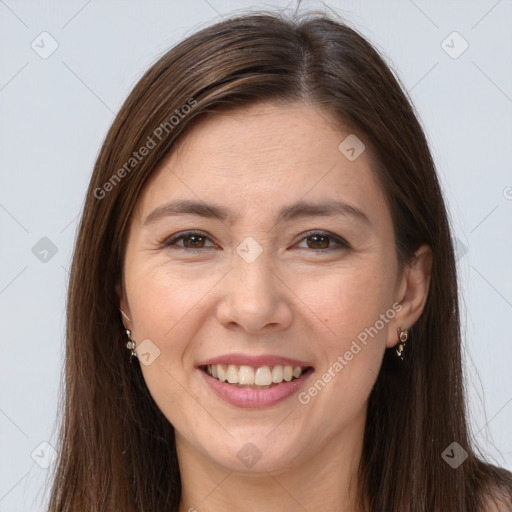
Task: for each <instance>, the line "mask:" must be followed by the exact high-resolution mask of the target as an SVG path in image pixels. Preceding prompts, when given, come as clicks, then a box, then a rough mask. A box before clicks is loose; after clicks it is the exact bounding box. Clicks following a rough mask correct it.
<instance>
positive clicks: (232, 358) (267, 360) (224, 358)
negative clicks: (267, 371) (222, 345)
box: [197, 353, 312, 368]
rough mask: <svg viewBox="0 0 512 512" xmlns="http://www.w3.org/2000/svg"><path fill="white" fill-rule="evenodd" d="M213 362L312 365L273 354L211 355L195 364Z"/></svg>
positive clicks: (258, 364) (209, 363)
mask: <svg viewBox="0 0 512 512" xmlns="http://www.w3.org/2000/svg"><path fill="white" fill-rule="evenodd" d="M214 364H236V365H243V366H252V367H254V368H259V367H260V366H275V365H278V364H280V365H283V366H293V367H296V366H301V367H302V368H307V367H311V366H312V365H311V364H310V363H308V362H306V361H299V360H297V359H291V358H289V357H283V356H277V355H274V354H262V355H259V356H250V355H246V354H240V353H237V354H223V355H221V356H216V357H212V358H210V359H207V360H206V361H202V362H201V363H199V364H198V365H197V366H198V367H200V366H208V365H214Z"/></svg>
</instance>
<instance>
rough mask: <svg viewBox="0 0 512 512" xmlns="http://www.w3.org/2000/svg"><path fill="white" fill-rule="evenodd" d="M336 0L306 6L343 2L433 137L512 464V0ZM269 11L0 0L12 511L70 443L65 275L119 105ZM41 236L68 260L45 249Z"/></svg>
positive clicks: (4, 323)
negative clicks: (196, 40)
mask: <svg viewBox="0 0 512 512" xmlns="http://www.w3.org/2000/svg"><path fill="white" fill-rule="evenodd" d="M273 5H279V7H280V8H285V7H289V8H290V9H295V6H296V3H295V2H285V1H281V2H275V3H274V4H273ZM326 5H327V7H325V6H324V5H323V4H321V3H320V2H313V1H310V2H307V1H305V2H302V5H301V9H309V8H317V9H322V10H323V9H325V8H331V9H333V10H335V11H337V12H338V13H340V14H342V15H344V16H345V17H346V18H347V19H348V20H349V21H350V22H351V23H352V24H353V26H355V27H356V28H358V29H359V30H360V31H361V32H362V33H363V34H365V35H366V36H367V37H368V38H369V39H370V40H371V41H372V42H373V43H374V44H375V45H376V46H377V48H379V49H380V50H381V51H383V52H384V54H385V56H386V58H387V59H388V61H389V63H390V64H391V65H392V66H393V67H394V68H395V69H397V72H398V74H399V76H400V77H401V79H402V81H403V83H404V84H405V86H406V88H407V89H408V90H409V92H410V95H411V97H412V99H413V101H414V103H415V105H416V108H417V110H418V113H419V115H420V117H421V120H422V123H423V125H424V127H425V129H426V131H427V134H428V137H429V140H430V142H431V146H432V150H433V154H434V157H435V160H436V163H437V165H438V170H439V173H440V178H441V180H442V184H443V187H444V191H445V193H446V196H447V199H448V203H449V208H450V212H451V215H452V221H453V226H454V237H456V238H457V240H458V242H457V244H458V248H459V249H458V255H459V260H458V266H459V271H460V274H461V295H462V302H461V305H462V309H463V315H464V318H463V326H464V334H465V339H466V348H467V355H466V360H467V370H468V391H469V393H470V398H471V400H470V410H471V413H472V426H473V432H474V435H475V438H476V441H477V442H478V443H479V444H480V446H481V447H482V449H483V450H484V452H485V453H487V454H488V456H489V457H491V458H492V460H494V461H495V462H496V463H497V464H498V465H501V466H504V467H507V468H508V469H510V470H512V439H511V436H510V432H511V430H512V429H511V426H512V403H511V402H512V376H511V374H512V371H511V368H510V363H511V361H512V345H511V343H510V332H511V327H512V315H511V312H512V279H511V275H512V272H511V269H510V262H511V261H512V241H511V237H510V233H511V231H510V225H511V218H512V173H511V162H512V144H511V141H512V123H511V120H512V65H511V64H512V2H511V1H510V0H501V1H496V0H485V1H483V0H482V1H455V0H450V1H426V0H414V1H412V0H411V1H409V0H401V1H387V2H380V1H377V0H374V1H365V2H355V1H334V0H333V1H329V2H327V4H326ZM258 7H260V8H261V7H264V8H268V7H272V4H270V3H258V2H247V1H244V2H242V1H239V2H233V1H229V0H208V1H206V0H187V1H186V2H181V1H180V2H178V1H172V2H171V1H166V2H164V1H156V0H153V1H126V0H123V1H108V0H103V1H100V0H90V1H84V0H73V1H66V2H64V1H61V2H55V1H51V2H50V1H46V2H44V4H43V3H42V2H35V1H21V0H18V1H15V0H5V1H4V0H0V43H1V44H0V47H1V49H2V50H1V52H2V53H1V66H0V112H1V116H0V130H1V131H0V136H1V141H2V146H1V147H2V152H1V160H0V165H1V168H2V171H1V174H0V176H1V184H0V226H1V231H0V233H1V239H0V254H1V265H0V313H1V323H0V328H1V333H2V335H1V341H0V343H1V347H2V357H1V358H0V372H1V373H0V378H1V383H0V432H1V435H0V457H1V459H0V511H2V512H13V511H22V510H23V511H27V510H34V511H36V510H44V506H43V503H44V500H45V497H44V493H43V490H42V485H43V484H44V481H45V478H46V475H47V471H48V470H47V469H44V467H41V465H42V466H45V465H47V464H48V463H51V460H52V449H51V448H50V447H48V446H47V445H44V444H43V445H41V443H44V442H47V443H49V444H50V445H55V440H56V437H55V436H56V432H55V428H54V427H55V419H56V414H57V398H58V390H59V383H60V372H61V369H62V365H63V347H64V328H65V316H64V311H65V297H66V281H67V278H68V270H67V269H68V268H69V265H70V255H71V251H72V246H73V241H74V237H75V231H76V226H77V216H78V214H79V212H80V209H81V206H82V202H83V197H84V193H85V190H86V186H87V183H88V180H89V177H90V174H91V171H92V167H93V163H94V161H95V158H96V156H97V153H98V150H99V147H100V145H101V142H102V140H103V138H104V136H105V134H106V131H107V129H108V127H109V125H110V123H111V122H112V120H113V118H114V114H115V112H117V110H118V109H119V107H120V106H121V104H122V102H123V100H124V98H125V97H126V95H127V94H128V92H129V91H130V89H131V88H132V87H133V85H134V84H135V82H136V81H137V79H138V78H139V77H140V76H141V74H142V73H143V71H144V70H145V69H146V68H147V67H148V66H149V65H150V64H151V63H152V62H154V60H155V59H156V58H157V57H158V56H159V55H160V54H161V53H163V52H164V51H165V50H166V49H167V48H168V47H170V46H171V45H173V44H174V43H176V42H177V41H179V40H181V39H182V38H183V37H185V36H187V35H189V34H191V33H192V32H193V31H195V30H197V29H199V28H202V27H204V26H206V25H209V24H211V23H213V22H215V21H218V20H220V19H221V18H222V17H224V16H226V15H228V14H230V13H232V12H234V11H235V10H236V11H237V12H240V11H241V10H244V8H251V9H256V8H258ZM43 31H47V32H48V33H49V34H51V37H52V38H53V39H55V40H56V42H57V43H58V49H57V50H56V51H55V52H54V53H53V54H52V55H51V56H49V57H48V58H46V59H43V58H41V57H40V55H39V54H38V53H36V51H34V50H33V49H32V47H31V44H32V42H33V41H35V42H34V45H39V47H38V49H39V51H40V52H41V51H43V47H44V49H45V51H47V50H48V49H49V48H50V43H51V40H50V39H49V38H48V36H40V34H41V32H43ZM453 31H457V32H458V33H459V34H460V35H461V36H462V38H463V39H464V40H465V41H467V43H468V44H469V47H468V49H467V50H466V51H465V52H464V53H462V54H461V55H460V56H458V58H452V56H450V55H449V54H448V53H447V52H446V51H445V50H448V51H449V52H451V53H452V55H454V54H458V53H459V52H460V51H461V50H462V49H463V47H464V46H463V45H464V41H463V40H462V39H460V38H458V36H453V35H452V36H450V37H449V38H448V39H446V38H447V36H449V35H450V34H452V32H453ZM42 38H46V39H44V40H43V41H42ZM445 40H446V42H445V43H443V41H445ZM36 47H37V46H36ZM449 47H451V49H450V48H449ZM43 237H47V238H49V239H50V240H51V241H52V243H53V244H54V245H55V246H56V248H57V253H56V254H55V255H53V256H52V253H51V252H49V253H48V255H46V256H45V254H44V253H41V252H39V254H37V250H36V251H35V252H36V254H34V253H33V251H32V248H33V247H34V246H35V245H36V243H38V241H39V240H40V239H41V238H43ZM40 243H42V244H43V245H44V243H45V242H40ZM37 247H38V246H36V248H37ZM43 249H44V247H43ZM40 250H41V249H40ZM45 257H46V259H47V261H46V262H45V261H41V260H40V258H43V259H44V258H45Z"/></svg>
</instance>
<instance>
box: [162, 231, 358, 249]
mask: <svg viewBox="0 0 512 512" xmlns="http://www.w3.org/2000/svg"><path fill="white" fill-rule="evenodd" d="M192 236H198V237H201V238H206V239H209V237H208V236H207V235H206V234H205V233H202V232H201V231H185V232H183V233H178V234H177V235H175V236H172V237H170V238H167V239H166V240H164V241H163V242H162V243H161V246H162V247H166V248H169V247H173V246H174V247H175V248H178V249H180V250H185V251H187V252H197V251H204V250H206V249H211V248H212V247H199V248H194V247H182V246H179V245H176V242H177V241H179V240H182V239H185V238H188V237H192ZM313 236H320V237H323V238H329V239H331V240H332V241H334V242H335V243H336V244H338V247H329V248H327V249H311V251H312V252H315V253H327V252H331V251H332V250H333V249H350V244H349V243H348V242H347V241H346V240H344V239H343V238H341V237H339V236H336V235H333V234H332V233H329V232H325V231H307V232H306V233H304V236H303V237H302V238H301V239H300V240H299V242H302V241H303V240H305V239H307V238H310V237H313Z"/></svg>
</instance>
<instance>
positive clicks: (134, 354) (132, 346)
mask: <svg viewBox="0 0 512 512" xmlns="http://www.w3.org/2000/svg"><path fill="white" fill-rule="evenodd" d="M131 334H132V333H131V331H130V330H129V329H126V335H127V336H128V341H127V342H126V348H127V349H128V350H130V363H131V362H132V360H133V358H134V357H137V352H136V351H135V341H133V340H132V339H131V337H130V336H131Z"/></svg>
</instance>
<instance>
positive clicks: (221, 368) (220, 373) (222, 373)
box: [208, 364, 226, 382]
mask: <svg viewBox="0 0 512 512" xmlns="http://www.w3.org/2000/svg"><path fill="white" fill-rule="evenodd" d="M215 366H216V367H217V374H218V377H217V378H218V379H219V380H220V381H221V382H226V370H225V369H224V366H222V365H221V364H216V365H215ZM208 368H210V373H211V374H212V376H213V372H212V371H211V366H209V367H208Z"/></svg>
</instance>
